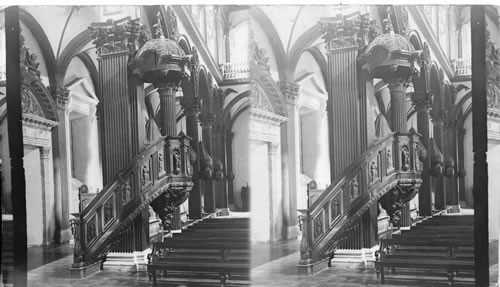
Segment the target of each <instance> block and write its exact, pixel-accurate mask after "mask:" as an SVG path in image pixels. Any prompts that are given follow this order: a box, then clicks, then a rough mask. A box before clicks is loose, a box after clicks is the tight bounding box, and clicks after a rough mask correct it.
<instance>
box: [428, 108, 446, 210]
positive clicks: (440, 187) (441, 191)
mask: <svg viewBox="0 0 500 287" xmlns="http://www.w3.org/2000/svg"><path fill="white" fill-rule="evenodd" d="M438 106H440V105H438ZM431 118H432V123H433V128H434V136H433V138H434V140H435V142H436V144H437V146H438V148H439V150H440V151H441V153H443V152H444V140H443V138H444V120H445V119H446V111H445V110H444V109H442V108H439V109H437V110H434V111H433V112H432V113H431ZM433 183H434V191H435V193H436V195H435V201H436V203H435V204H436V209H437V210H442V209H445V208H446V191H445V184H444V178H443V175H442V174H441V175H439V176H436V177H434V178H433Z"/></svg>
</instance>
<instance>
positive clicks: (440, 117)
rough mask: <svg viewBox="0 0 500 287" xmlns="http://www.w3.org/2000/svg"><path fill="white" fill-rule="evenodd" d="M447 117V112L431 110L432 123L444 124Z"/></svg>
mask: <svg viewBox="0 0 500 287" xmlns="http://www.w3.org/2000/svg"><path fill="white" fill-rule="evenodd" d="M447 116H448V111H447V110H445V109H443V108H441V109H439V110H434V109H433V110H432V112H431V119H432V122H433V123H444V122H445V121H446V118H447Z"/></svg>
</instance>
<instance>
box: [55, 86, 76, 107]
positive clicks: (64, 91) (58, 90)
mask: <svg viewBox="0 0 500 287" xmlns="http://www.w3.org/2000/svg"><path fill="white" fill-rule="evenodd" d="M50 92H51V94H52V98H54V100H55V102H56V106H57V107H58V108H60V109H62V110H69V106H70V105H71V93H70V90H69V89H68V88H66V87H61V86H52V87H50Z"/></svg>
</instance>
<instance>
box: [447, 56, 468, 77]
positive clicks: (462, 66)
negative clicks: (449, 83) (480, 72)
mask: <svg viewBox="0 0 500 287" xmlns="http://www.w3.org/2000/svg"><path fill="white" fill-rule="evenodd" d="M451 64H452V65H453V69H454V70H455V76H470V75H472V60H471V58H458V59H454V60H453V61H452V62H451Z"/></svg>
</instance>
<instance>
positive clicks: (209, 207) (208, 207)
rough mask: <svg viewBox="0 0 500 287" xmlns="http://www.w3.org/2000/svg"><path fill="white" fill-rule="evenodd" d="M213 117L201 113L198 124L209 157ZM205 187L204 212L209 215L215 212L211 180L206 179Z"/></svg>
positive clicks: (211, 154) (209, 114) (211, 152)
mask: <svg viewBox="0 0 500 287" xmlns="http://www.w3.org/2000/svg"><path fill="white" fill-rule="evenodd" d="M214 120H215V117H214V115H213V114H212V113H201V115H200V123H201V128H202V139H203V143H204V144H205V147H206V148H207V151H208V153H209V154H210V156H213V154H214V153H213V146H212V127H213V124H214ZM203 186H204V187H205V197H204V204H205V212H208V213H211V212H215V192H214V184H213V181H212V179H208V180H206V181H205V182H204V184H203Z"/></svg>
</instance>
